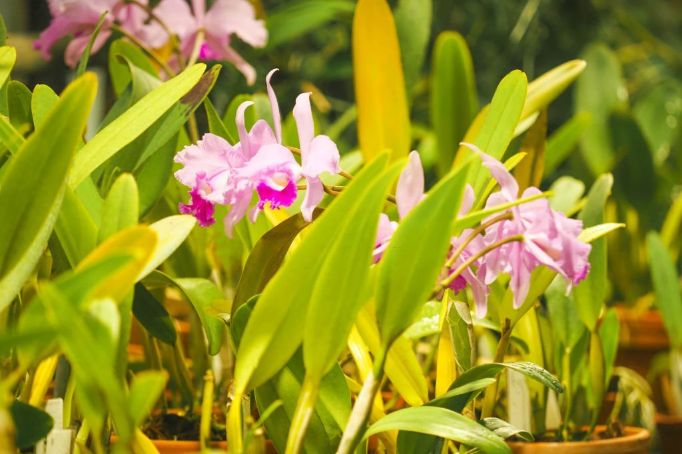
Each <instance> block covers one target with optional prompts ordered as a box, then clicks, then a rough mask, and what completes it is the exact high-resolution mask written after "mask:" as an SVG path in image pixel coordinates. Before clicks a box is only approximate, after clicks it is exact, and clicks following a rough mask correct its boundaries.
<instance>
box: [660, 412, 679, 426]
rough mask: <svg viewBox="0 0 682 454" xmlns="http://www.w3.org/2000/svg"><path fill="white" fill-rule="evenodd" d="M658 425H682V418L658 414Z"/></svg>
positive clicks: (668, 414)
mask: <svg viewBox="0 0 682 454" xmlns="http://www.w3.org/2000/svg"><path fill="white" fill-rule="evenodd" d="M656 424H670V425H673V424H682V416H678V415H671V414H670V413H656Z"/></svg>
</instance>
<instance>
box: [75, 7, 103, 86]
mask: <svg viewBox="0 0 682 454" xmlns="http://www.w3.org/2000/svg"><path fill="white" fill-rule="evenodd" d="M108 15H109V11H104V12H103V13H102V14H101V15H100V16H99V20H98V21H97V24H96V25H95V28H94V30H93V31H92V34H91V35H90V39H89V40H88V44H87V46H85V50H83V53H82V54H81V58H80V60H79V61H78V67H77V68H76V77H78V76H81V75H83V73H84V72H85V70H86V69H87V68H88V60H90V52H92V46H93V45H94V44H95V40H96V39H97V36H99V33H100V31H101V30H102V25H103V24H104V21H105V20H106V18H107V16H108Z"/></svg>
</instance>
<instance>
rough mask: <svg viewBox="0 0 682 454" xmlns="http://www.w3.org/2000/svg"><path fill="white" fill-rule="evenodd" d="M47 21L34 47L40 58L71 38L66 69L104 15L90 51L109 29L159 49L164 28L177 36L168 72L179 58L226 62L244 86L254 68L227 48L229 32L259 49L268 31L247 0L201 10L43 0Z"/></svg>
mask: <svg viewBox="0 0 682 454" xmlns="http://www.w3.org/2000/svg"><path fill="white" fill-rule="evenodd" d="M48 4H49V6H50V13H51V14H52V22H51V23H50V26H49V27H48V28H47V29H45V31H43V32H42V33H41V34H40V38H39V39H38V40H36V42H35V48H36V49H37V50H39V51H41V53H42V55H43V58H45V59H49V58H50V49H51V48H52V47H53V46H54V45H55V44H56V43H57V41H59V40H60V39H61V38H63V37H65V36H73V39H72V40H71V42H70V43H69V44H68V46H67V48H66V53H65V55H64V60H65V62H66V64H67V65H69V66H70V67H72V68H73V67H75V66H76V65H77V64H78V61H79V60H80V58H81V56H82V55H83V52H84V51H85V49H86V47H87V45H88V42H89V41H90V39H91V37H92V34H93V33H94V31H95V28H96V26H97V23H98V22H99V20H100V17H101V16H102V15H103V14H105V13H106V15H105V17H104V19H103V22H102V27H101V29H100V31H99V34H98V35H97V37H96V39H95V41H94V43H93V46H92V49H91V52H92V53H95V52H97V51H99V50H100V49H101V48H102V47H103V46H104V44H105V43H106V41H107V39H108V38H109V37H110V36H111V33H112V32H113V31H115V30H118V31H119V32H121V33H123V34H125V35H127V36H128V37H129V38H130V39H133V40H135V42H136V43H137V44H138V45H142V46H147V48H148V49H158V48H162V47H163V46H164V45H166V43H168V42H169V41H172V37H171V36H169V32H172V33H173V34H175V35H176V37H177V39H178V40H179V43H178V48H177V52H178V53H179V55H175V56H174V57H172V59H171V60H170V61H169V65H170V67H172V68H173V69H174V70H179V69H181V65H180V61H179V59H180V58H182V59H183V60H189V61H195V60H197V59H198V60H221V61H228V62H230V63H232V64H233V65H235V67H236V68H237V69H238V70H239V71H240V72H241V73H242V74H243V75H244V77H245V78H246V81H247V82H248V83H249V85H251V84H253V83H254V82H255V80H256V71H255V70H254V69H253V67H252V66H251V65H249V64H248V63H247V62H246V61H245V60H244V59H243V58H242V57H241V56H240V55H239V54H238V53H237V52H236V51H235V50H234V49H233V48H232V47H231V39H232V36H233V35H236V36H238V37H239V38H240V39H241V40H243V41H244V42H246V43H247V44H249V45H251V46H253V47H263V46H265V43H266V41H267V36H268V32H267V30H266V28H265V24H264V22H263V21H262V20H259V19H256V13H255V10H254V8H253V6H252V5H251V3H249V2H248V0H217V1H215V2H213V5H212V6H211V7H210V8H209V9H208V10H207V9H206V0H192V7H191V8H190V6H189V5H188V4H187V3H186V2H185V1H184V0H162V1H161V2H159V4H158V5H157V6H156V7H155V8H153V9H152V8H151V7H150V6H149V5H148V0H136V1H134V2H126V1H125V0H49V1H48Z"/></svg>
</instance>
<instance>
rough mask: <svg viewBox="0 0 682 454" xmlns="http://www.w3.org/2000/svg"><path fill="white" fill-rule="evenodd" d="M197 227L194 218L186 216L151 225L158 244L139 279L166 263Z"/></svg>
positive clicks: (173, 217)
mask: <svg viewBox="0 0 682 454" xmlns="http://www.w3.org/2000/svg"><path fill="white" fill-rule="evenodd" d="M195 225H196V220H195V219H194V217H192V216H190V215H186V214H179V215H175V216H168V217H166V218H163V219H161V220H159V221H156V222H155V223H153V224H151V225H150V226H149V228H150V229H151V230H152V231H154V232H155V233H156V236H157V238H158V242H157V243H156V248H154V251H153V253H152V256H151V258H150V260H149V262H147V266H146V267H145V268H144V270H143V271H142V273H141V274H140V276H139V278H138V279H141V278H143V277H144V276H146V275H147V274H149V273H151V272H152V270H154V269H156V268H157V267H158V266H160V265H161V264H162V263H163V262H165V261H166V259H167V258H168V257H170V256H171V254H173V252H175V250H176V249H177V248H178V247H179V246H180V245H181V244H182V243H183V242H184V241H185V239H187V237H188V236H189V234H190V232H192V229H193V228H194V226H195Z"/></svg>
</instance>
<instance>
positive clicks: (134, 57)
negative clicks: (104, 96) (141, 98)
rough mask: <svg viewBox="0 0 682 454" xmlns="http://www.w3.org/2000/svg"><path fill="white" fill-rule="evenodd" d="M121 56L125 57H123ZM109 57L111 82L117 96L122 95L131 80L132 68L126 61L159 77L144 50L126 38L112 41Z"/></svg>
mask: <svg viewBox="0 0 682 454" xmlns="http://www.w3.org/2000/svg"><path fill="white" fill-rule="evenodd" d="M120 57H125V58H124V59H121V58H120ZM108 59H109V65H108V67H109V74H110V76H111V83H112V85H113V86H114V92H115V93H116V95H117V96H121V94H122V93H123V91H124V90H125V88H126V86H127V85H128V84H129V83H130V81H131V77H130V70H129V69H128V63H127V62H126V61H128V62H130V63H132V64H133V65H135V66H136V67H138V68H140V69H142V70H143V71H145V72H146V73H147V74H149V75H152V76H154V77H157V72H156V70H155V69H154V65H153V64H152V62H151V61H150V60H149V57H147V56H146V55H145V53H144V51H142V49H140V48H139V47H137V46H136V45H134V44H132V43H131V42H129V41H127V40H125V39H117V40H116V41H114V42H112V43H111V46H110V47H109V57H108Z"/></svg>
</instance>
